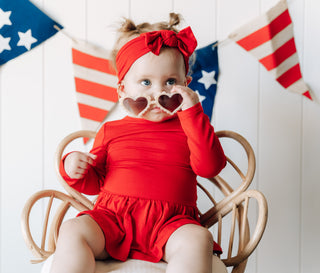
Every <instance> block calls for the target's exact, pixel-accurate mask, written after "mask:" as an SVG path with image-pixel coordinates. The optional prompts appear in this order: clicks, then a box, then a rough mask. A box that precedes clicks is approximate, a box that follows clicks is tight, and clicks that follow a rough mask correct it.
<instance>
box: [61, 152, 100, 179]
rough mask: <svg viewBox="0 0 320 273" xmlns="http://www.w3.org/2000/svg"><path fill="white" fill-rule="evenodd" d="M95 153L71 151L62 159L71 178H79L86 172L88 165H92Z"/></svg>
mask: <svg viewBox="0 0 320 273" xmlns="http://www.w3.org/2000/svg"><path fill="white" fill-rule="evenodd" d="M96 158H97V156H96V155H94V154H90V153H82V152H72V153H70V154H69V155H68V156H67V157H66V158H65V160H64V169H65V171H66V173H67V175H68V176H69V177H70V178H72V179H81V178H83V177H84V176H85V174H86V173H87V171H88V169H89V166H90V165H94V160H95V159H96Z"/></svg>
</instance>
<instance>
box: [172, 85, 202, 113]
mask: <svg viewBox="0 0 320 273" xmlns="http://www.w3.org/2000/svg"><path fill="white" fill-rule="evenodd" d="M171 92H176V93H179V94H180V95H181V96H182V98H183V102H182V107H181V109H182V110H186V109H188V108H190V107H192V106H194V105H196V104H197V103H198V102H199V96H198V94H197V93H196V92H194V91H193V90H192V89H190V88H189V87H187V86H182V85H175V86H174V87H173V88H172V89H171Z"/></svg>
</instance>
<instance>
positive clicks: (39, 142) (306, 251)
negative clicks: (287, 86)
mask: <svg viewBox="0 0 320 273" xmlns="http://www.w3.org/2000/svg"><path fill="white" fill-rule="evenodd" d="M32 2H33V3H35V4H37V5H38V6H39V7H40V8H42V9H43V10H44V11H46V13H47V14H48V15H50V16H52V17H53V18H54V19H56V20H57V21H58V22H59V23H61V24H62V25H64V26H65V30H66V31H67V32H68V33H69V34H70V35H72V36H74V37H76V38H79V39H86V40H88V41H89V42H92V43H95V44H98V45H100V46H103V47H105V48H111V47H112V45H113V42H114V36H115V34H114V32H113V28H112V25H113V24H114V23H116V22H118V21H119V19H120V18H121V17H122V16H130V17H131V18H133V19H134V20H136V21H137V22H141V21H144V20H146V21H152V22H155V21H159V20H166V19H167V18H168V13H169V12H171V11H175V12H179V13H181V14H182V15H183V16H184V18H185V22H184V24H183V25H182V27H183V26H185V25H191V26H192V28H193V30H194V32H195V34H196V36H197V38H198V41H199V46H204V45H206V44H208V43H210V42H213V41H215V40H217V39H219V40H222V39H224V38H226V37H227V35H228V34H229V33H230V32H231V31H233V30H234V29H235V28H236V27H239V26H240V25H242V24H244V23H246V22H247V21H248V20H249V19H251V18H254V17H255V16H257V15H259V14H260V13H262V12H264V11H266V10H267V9H269V8H270V7H271V6H272V5H274V4H275V3H276V2H277V0H241V1H239V0H203V1H191V0H161V1H148V0H118V1H105V0H68V1H65V0H32ZM288 4H289V10H290V13H291V16H292V19H293V21H294V31H295V38H296V45H297V48H298V52H299V56H300V60H301V67H302V72H303V75H304V78H305V81H306V82H307V83H308V84H309V86H310V87H311V88H312V89H313V91H314V93H315V94H316V96H317V97H318V98H320V83H319V81H318V78H319V75H320V66H319V62H320V53H319V48H320V38H319V33H320V17H319V15H318V11H319V10H320V2H319V1H317V0H288ZM70 48H71V41H70V39H68V38H67V37H66V36H65V35H63V34H62V33H58V34H57V35H55V36H54V37H53V38H51V39H49V40H48V41H47V42H45V43H44V44H43V45H40V46H39V47H37V48H35V49H33V50H32V51H30V52H28V53H27V54H24V55H22V56H20V57H19V58H17V59H15V60H12V61H11V62H10V63H8V64H6V65H4V66H2V67H1V68H0V106H1V108H0V128H1V129H0V130H1V135H0V144H1V146H0V147H1V150H0V172H1V176H0V273H11V272H12V273H15V272H30V273H31V272H40V266H39V265H31V264H30V263H29V259H31V253H30V252H29V250H28V249H27V248H26V246H25V244H24V242H23V239H22V235H21V231H20V214H21V210H22V208H23V206H24V203H25V202H26V200H27V198H28V197H29V196H30V195H31V194H32V193H34V192H36V191H38V190H40V189H48V188H56V189H61V187H60V186H59V185H58V182H57V181H56V177H55V173H54V170H53V155H54V150H55V148H56V146H57V143H58V142H59V141H60V140H61V139H62V138H63V137H64V136H65V135H67V134H68V133H70V132H73V131H75V130H78V129H80V122H79V119H78V113H77V106H76V103H75V94H74V82H73V77H72V66H71V55H70ZM219 58H220V69H221V74H220V77H219V88H218V94H217V97H216V102H215V109H214V121H213V124H214V126H215V127H216V129H217V130H220V129H227V130H234V131H237V132H239V133H241V134H242V135H244V136H245V137H246V138H247V139H248V140H249V141H250V143H251V144H252V146H253V147H254V150H255V152H256V157H257V173H256V176H255V179H254V182H253V187H254V188H258V189H259V190H261V191H262V192H263V193H264V194H265V195H266V197H267V199H268V202H269V222H268V226H267V229H266V232H265V235H264V237H263V239H262V242H261V244H260V245H259V247H258V249H257V251H256V252H255V253H254V254H253V256H252V258H250V262H249V264H248V270H247V271H248V272H251V273H267V272H279V273H285V272H290V273H298V272H300V273H316V272H318V268H316V261H317V258H318V257H319V254H320V251H319V245H320V236H319V233H318V226H319V225H320V220H319V219H320V218H319V210H320V201H319V200H320V199H319V197H318V195H319V194H320V183H319V182H320V181H319V180H320V145H319V140H320V123H319V118H320V104H319V103H318V102H311V101H309V100H307V99H305V98H303V97H301V96H298V95H296V94H292V93H289V92H287V91H285V90H283V88H282V87H280V86H279V84H278V83H277V82H275V81H274V80H273V79H272V77H271V76H270V75H269V74H268V73H267V72H266V71H265V69H264V68H262V67H261V66H260V65H259V64H258V63H257V61H256V60H255V59H254V58H253V57H252V56H250V55H249V54H248V53H246V52H244V51H243V50H242V49H241V48H239V47H238V46H237V45H235V44H234V43H232V42H226V43H225V44H224V45H223V46H221V47H220V48H219ZM235 156H236V155H235ZM41 215H42V212H41V211H39V217H41Z"/></svg>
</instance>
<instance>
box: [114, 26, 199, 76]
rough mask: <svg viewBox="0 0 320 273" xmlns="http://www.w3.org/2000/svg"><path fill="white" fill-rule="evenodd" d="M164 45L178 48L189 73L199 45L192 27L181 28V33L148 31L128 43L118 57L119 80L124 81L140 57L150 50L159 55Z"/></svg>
mask: <svg viewBox="0 0 320 273" xmlns="http://www.w3.org/2000/svg"><path fill="white" fill-rule="evenodd" d="M162 47H173V48H177V49H178V50H179V51H180V52H181V54H182V55H183V58H184V62H185V66H186V74H187V73H188V69H189V57H190V56H191V54H192V53H193V51H194V50H195V48H196V47H197V40H196V38H195V37H194V35H193V32H192V30H191V28H190V27H187V28H185V29H183V30H181V31H180V32H179V33H175V32H174V31H172V30H160V31H151V32H146V33H142V34H141V35H140V36H138V37H137V38H134V39H132V40H130V41H129V42H128V43H126V44H125V45H124V46H123V47H122V48H121V49H120V50H119V52H118V54H117V57H116V66H117V71H118V78H119V82H120V81H122V79H123V78H124V76H125V75H126V74H127V72H128V70H129V69H130V67H131V65H132V64H133V63H134V62H135V61H136V60H137V59H138V58H140V57H141V56H143V55H145V54H147V53H148V52H150V51H151V52H152V53H154V54H155V55H159V54H160V50H161V48H162Z"/></svg>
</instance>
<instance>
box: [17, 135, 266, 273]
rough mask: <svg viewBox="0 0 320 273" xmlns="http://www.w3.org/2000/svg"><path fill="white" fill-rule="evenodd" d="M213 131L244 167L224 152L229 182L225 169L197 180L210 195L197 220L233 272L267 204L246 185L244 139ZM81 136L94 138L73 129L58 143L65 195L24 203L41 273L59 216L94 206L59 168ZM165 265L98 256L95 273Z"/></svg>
mask: <svg viewBox="0 0 320 273" xmlns="http://www.w3.org/2000/svg"><path fill="white" fill-rule="evenodd" d="M217 135H218V137H219V138H220V140H221V141H223V142H222V145H223V146H224V144H225V145H227V144H228V142H234V143H237V144H240V145H238V146H239V147H241V149H242V150H243V151H244V152H243V154H244V155H245V156H243V157H241V164H238V165H243V164H242V163H243V162H247V164H246V172H245V173H243V172H242V171H241V170H240V168H239V167H238V165H237V164H235V163H234V162H233V161H232V160H231V159H230V158H229V157H228V154H227V153H226V154H227V161H228V164H227V167H228V168H229V170H230V171H226V176H228V177H231V173H233V174H235V175H234V176H232V178H229V180H228V182H227V181H226V180H227V179H224V178H222V173H223V172H222V173H221V174H220V175H219V176H216V177H212V178H210V179H208V180H204V179H203V178H200V179H199V181H201V182H199V183H198V189H199V193H198V195H201V196H206V197H205V198H207V200H208V202H207V203H208V207H207V208H205V209H204V211H203V212H201V214H200V219H201V223H202V224H203V226H206V227H207V228H210V231H212V232H213V235H214V238H215V241H216V242H218V243H219V244H220V245H221V246H222V247H223V251H224V253H223V254H222V255H221V257H220V258H221V261H222V262H223V263H224V265H225V266H226V267H231V268H232V272H233V273H235V272H237V273H238V272H244V271H245V268H246V264H247V259H248V257H249V256H250V255H251V253H252V252H253V251H254V249H255V248H256V247H257V245H258V243H259V242H260V239H261V237H262V235H263V232H264V230H265V227H266V223H267V213H268V207H267V202H266V199H265V197H264V195H263V194H262V193H261V192H259V191H257V190H254V189H248V187H249V186H250V184H251V182H252V179H253V177H254V173H255V155H254V152H253V149H252V147H251V146H250V144H249V143H248V141H247V140H246V139H245V138H244V137H242V136H241V135H239V134H237V133H235V132H231V131H219V132H217ZM82 137H85V138H94V137H95V132H92V131H78V132H75V133H72V134H70V135H68V136H67V137H66V138H64V139H63V140H62V141H61V142H60V144H59V146H58V148H57V152H56V157H55V163H56V172H57V175H58V178H59V181H60V182H61V184H62V186H63V187H64V189H65V190H66V192H67V194H66V193H62V192H59V191H56V190H43V191H39V192H37V193H35V194H34V195H33V196H31V197H30V198H29V199H28V201H27V202H26V204H25V206H24V208H23V212H22V219H21V223H22V233H23V236H24V239H25V242H26V244H27V246H28V248H29V249H30V250H31V252H32V254H33V255H34V256H35V258H36V259H34V260H31V262H32V263H38V262H42V261H46V260H47V261H46V262H45V264H44V266H43V270H42V272H43V273H47V272H49V271H48V267H50V259H51V257H50V256H52V254H53V253H54V251H55V246H56V241H57V237H58V235H59V228H60V226H61V223H62V222H63V220H64V219H66V218H68V217H74V215H75V214H76V212H78V211H83V210H88V209H92V208H93V205H94V200H93V201H92V200H90V199H89V198H88V197H86V196H84V195H82V194H80V193H79V192H77V191H76V190H74V189H72V188H71V187H70V186H69V185H68V184H67V183H66V182H65V181H64V179H63V178H62V177H61V175H60V173H59V171H58V169H59V163H60V160H61V158H62V156H63V154H64V153H65V148H66V147H67V146H68V145H69V144H70V143H71V142H73V141H74V140H75V139H77V138H82ZM227 167H226V168H227ZM231 180H232V181H231ZM231 185H232V186H233V187H231ZM233 188H235V189H233ZM212 192H214V195H213V194H212ZM213 196H214V197H213ZM203 198H204V197H203ZM203 198H202V199H203ZM218 199H220V200H218ZM43 206H45V207H46V210H45V213H44V216H43V219H39V217H32V214H33V213H34V211H35V213H37V212H38V214H36V215H39V210H40V209H41V208H42V207H43ZM252 211H253V212H252ZM39 222H40V223H39ZM39 227H41V228H40V229H39ZM35 238H37V239H35ZM36 241H37V243H36ZM38 242H39V243H38ZM49 257H50V258H49ZM48 258H49V259H48ZM219 261H220V260H219ZM165 268H166V264H165V263H164V262H159V263H157V264H153V263H149V262H145V261H138V260H128V261H126V262H119V261H110V260H108V261H106V262H101V261H97V266H96V273H98V272H99V273H106V272H119V273H120V272H127V273H133V272H137V273H142V272H148V273H156V272H159V273H161V272H165ZM215 272H216V271H215ZM225 272H226V270H225Z"/></svg>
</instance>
